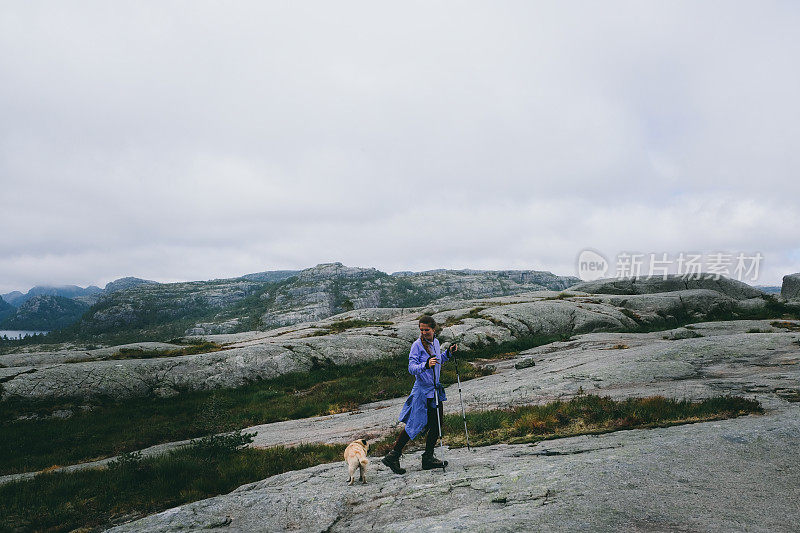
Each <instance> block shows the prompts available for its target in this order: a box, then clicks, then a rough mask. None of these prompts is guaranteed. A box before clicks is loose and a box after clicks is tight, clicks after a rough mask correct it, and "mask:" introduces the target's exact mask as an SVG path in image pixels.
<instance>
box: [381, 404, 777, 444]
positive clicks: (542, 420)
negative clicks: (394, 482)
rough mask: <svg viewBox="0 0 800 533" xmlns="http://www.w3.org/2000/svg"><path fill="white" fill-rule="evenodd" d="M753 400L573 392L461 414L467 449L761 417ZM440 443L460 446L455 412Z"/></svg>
mask: <svg viewBox="0 0 800 533" xmlns="http://www.w3.org/2000/svg"><path fill="white" fill-rule="evenodd" d="M763 412H764V410H763V408H762V407H761V405H760V404H759V403H758V402H757V401H755V400H749V399H746V398H741V397H738V396H717V397H714V398H708V399H705V400H701V401H697V402H692V401H690V400H675V399H668V398H664V397H663V396H651V397H647V398H629V399H626V400H621V401H617V400H613V399H611V398H608V397H601V396H595V395H591V394H579V395H578V396H575V397H574V398H572V399H571V400H567V401H555V402H550V403H547V404H544V405H526V406H521V407H517V408H514V409H491V410H485V411H471V412H468V413H466V418H467V427H468V429H469V439H470V445H472V446H488V445H491V444H499V443H506V444H523V443H531V442H538V441H541V440H549V439H555V438H563V437H573V436H576V435H587V434H588V435H596V434H602V433H609V432H612V431H619V430H624V429H637V428H654V427H667V426H673V425H678V424H688V423H694V422H705V421H709V420H721V419H725V418H734V417H737V416H742V415H747V414H761V413H763ZM400 431H401V430H398V431H395V432H394V433H392V434H391V435H388V436H387V437H386V438H384V439H381V440H380V441H379V442H376V443H374V444H373V445H372V448H371V452H372V453H373V454H375V455H384V454H385V453H387V452H388V451H389V450H390V449H391V448H392V446H393V445H394V442H395V441H396V440H397V436H398V435H399V433H400ZM443 433H444V442H445V443H446V444H447V446H448V447H451V448H460V447H464V446H466V444H467V443H466V435H465V434H464V419H463V418H462V416H461V414H446V415H445V417H444V431H443ZM423 446H424V437H423V438H419V437H418V438H417V439H415V441H412V443H410V444H409V446H408V448H407V450H408V451H411V450H414V449H418V448H421V447H423Z"/></svg>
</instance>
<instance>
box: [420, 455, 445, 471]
mask: <svg viewBox="0 0 800 533" xmlns="http://www.w3.org/2000/svg"><path fill="white" fill-rule="evenodd" d="M446 466H447V461H440V460H439V459H437V458H436V457H435V456H434V455H433V454H430V455H428V454H427V453H423V454H422V469H423V470H430V469H432V468H444V467H446Z"/></svg>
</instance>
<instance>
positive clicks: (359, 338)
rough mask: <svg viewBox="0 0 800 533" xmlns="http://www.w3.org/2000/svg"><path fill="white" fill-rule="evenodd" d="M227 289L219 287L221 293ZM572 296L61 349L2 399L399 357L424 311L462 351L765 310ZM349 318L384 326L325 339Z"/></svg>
mask: <svg viewBox="0 0 800 533" xmlns="http://www.w3.org/2000/svg"><path fill="white" fill-rule="evenodd" d="M357 270H358V269H357ZM362 270H363V269H362ZM362 274H363V273H361V272H360V271H357V272H353V273H352V275H353V276H360V275H362ZM144 287H149V285H145V286H144ZM228 288H229V287H228V286H227V285H226V291H227V290H228ZM123 292H124V291H123ZM570 294H574V295H573V296H568V295H565V294H560V293H556V292H554V291H539V292H532V293H526V294H518V295H513V296H504V297H498V298H488V299H474V300H452V301H440V302H434V303H432V304H430V305H427V306H425V307H420V308H411V309H386V308H376V309H356V310H353V311H350V312H348V313H343V314H340V315H336V316H334V317H329V318H326V319H323V320H320V321H317V322H310V323H304V324H296V325H293V326H290V327H284V328H281V329H279V330H276V331H273V332H251V333H246V334H222V335H219V336H215V335H203V336H200V337H199V338H200V339H203V340H209V341H214V342H218V343H226V344H225V346H224V348H225V349H224V350H222V351H218V352H213V353H204V354H196V355H184V356H173V357H157V358H147V359H125V360H103V358H104V356H103V354H104V353H106V352H102V351H93V352H85V353H86V355H85V356H83V357H80V358H78V359H77V360H75V358H73V357H72V356H70V355H65V354H63V353H60V352H59V353H54V354H52V356H48V355H47V354H39V355H37V356H36V357H31V358H29V359H27V360H26V359H24V358H19V357H18V358H17V359H16V360H15V361H16V362H15V363H14V364H15V365H17V366H16V367H15V368H11V367H8V368H0V387H2V389H1V390H0V395H1V397H2V398H10V397H26V398H58V397H65V396H77V397H83V398H93V397H101V396H109V397H112V398H116V399H121V398H128V397H141V396H149V395H156V396H162V397H168V396H174V395H175V394H180V393H181V392H184V391H191V390H210V389H214V388H222V387H239V386H242V385H245V384H248V383H251V382H253V381H255V380H259V379H266V378H272V377H276V376H279V375H282V374H285V373H287V372H294V371H306V370H309V369H310V368H313V367H314V366H315V365H319V364H352V363H357V362H359V361H369V360H376V359H380V358H385V357H401V356H403V355H407V353H408V344H409V343H410V342H411V341H413V340H414V339H415V338H416V337H417V336H418V335H419V332H418V326H417V319H418V317H419V315H420V314H422V313H431V314H433V316H434V318H436V320H437V321H438V322H440V323H442V324H446V325H447V326H446V327H444V329H443V330H442V332H441V334H440V338H441V340H442V341H451V342H452V341H456V342H458V343H459V344H460V345H461V346H462V348H463V349H464V350H466V351H468V350H470V349H476V348H479V347H482V346H485V345H486V344H491V343H502V342H505V341H514V340H518V339H524V338H528V337H531V336H537V335H542V336H548V335H553V336H555V335H561V336H570V335H576V334H580V333H588V332H595V331H631V330H636V329H639V328H642V327H645V328H654V327H666V326H668V325H670V324H676V325H677V324H678V323H681V322H686V321H689V320H703V319H708V318H711V317H715V316H719V315H730V316H734V315H735V314H736V313H737V312H742V313H745V312H752V311H753V310H754V309H758V306H766V300H764V299H761V298H752V299H746V300H739V299H735V298H732V297H730V296H728V295H726V294H723V293H721V292H718V291H714V290H710V289H689V290H682V291H674V292H665V293H654V294H650V293H647V294H632V295H608V294H597V295H582V294H580V293H574V292H573V293H570ZM207 296H209V297H210V295H207ZM347 320H366V321H372V322H377V321H380V322H389V324H388V325H382V326H370V327H360V328H352V329H348V330H345V331H344V332H342V333H330V330H329V329H328V327H329V326H331V325H332V324H333V323H335V322H340V321H347ZM167 346H169V345H167ZM106 357H107V355H106Z"/></svg>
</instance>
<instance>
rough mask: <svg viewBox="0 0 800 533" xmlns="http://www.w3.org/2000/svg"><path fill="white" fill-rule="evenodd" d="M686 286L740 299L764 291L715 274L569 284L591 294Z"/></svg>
mask: <svg viewBox="0 0 800 533" xmlns="http://www.w3.org/2000/svg"><path fill="white" fill-rule="evenodd" d="M687 289H710V290H713V291H717V292H719V293H722V294H725V295H726V296H729V297H731V298H735V299H737V300H744V299H747V298H756V297H759V296H764V294H765V293H763V292H761V291H760V290H758V289H756V288H754V287H751V286H750V285H748V284H746V283H742V282H741V281H738V280H735V279H730V278H726V277H724V276H720V277H719V278H717V277H716V275H713V274H701V275H700V276H699V277H695V276H679V275H676V274H670V275H668V276H666V278H664V276H633V277H627V278H604V279H598V280H595V281H584V282H582V283H578V284H575V285H572V286H571V287H569V289H567V290H569V291H581V292H587V293H590V294H651V293H658V292H672V291H681V290H687Z"/></svg>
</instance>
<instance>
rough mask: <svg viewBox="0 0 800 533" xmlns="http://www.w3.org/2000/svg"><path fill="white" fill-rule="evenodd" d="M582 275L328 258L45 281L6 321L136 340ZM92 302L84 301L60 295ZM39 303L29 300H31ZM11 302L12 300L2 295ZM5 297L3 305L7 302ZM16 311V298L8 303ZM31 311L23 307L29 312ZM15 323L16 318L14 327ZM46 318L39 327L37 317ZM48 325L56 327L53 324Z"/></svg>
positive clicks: (525, 288)
mask: <svg viewBox="0 0 800 533" xmlns="http://www.w3.org/2000/svg"><path fill="white" fill-rule="evenodd" d="M579 281H580V280H579V279H578V278H576V277H573V276H557V275H555V274H552V273H550V272H543V271H533V270H504V271H489V270H431V271H427V272H396V273H394V274H387V273H385V272H381V271H379V270H377V269H374V268H356V267H346V266H344V265H342V264H341V263H325V264H320V265H317V266H316V267H312V268H308V269H305V270H277V271H267V272H258V273H253V274H246V275H243V276H241V277H238V278H230V279H219V280H209V281H193V282H182V283H157V282H154V281H148V280H143V279H139V278H122V279H119V280H116V281H113V282H111V283H109V284H108V285H106V287H105V289H98V288H97V287H87V288H86V289H81V288H80V287H76V286H69V287H35V288H34V289H31V290H30V291H28V293H27V294H22V293H19V292H15V293H9V294H8V295H3V298H4V299H5V298H6V297H9V299H10V302H9V303H12V302H13V303H12V305H14V304H16V306H17V307H18V309H16V311H15V312H14V314H10V315H9V314H7V315H6V317H5V318H4V319H2V321H0V329H47V330H55V329H59V328H64V329H61V330H60V331H59V332H58V333H57V334H54V340H56V338H55V337H57V340H91V341H97V342H101V343H102V342H129V341H130V342H132V341H135V340H146V339H169V338H173V337H179V336H185V335H198V334H204V333H231V332H237V331H247V330H266V329H270V328H274V327H278V326H283V325H288V324H294V323H298V322H304V321H313V320H319V319H323V318H327V317H329V316H331V315H334V314H337V313H341V312H343V311H349V310H353V309H361V308H367V307H416V306H424V305H427V304H428V303H431V302H433V301H436V300H441V299H469V298H486V297H492V296H506V295H511V294H519V293H522V292H530V291H536V290H546V289H550V290H563V289H565V288H567V287H569V286H570V285H573V284H575V283H577V282H579ZM44 296H51V297H63V298H68V299H70V300H73V301H76V302H80V303H83V304H87V305H90V307H87V308H85V309H84V311H83V312H82V313H81V314H80V315H79V316H76V313H77V312H78V310H77V308H74V307H69V306H68V305H67V304H66V302H64V301H63V300H60V299H56V298H50V299H45V298H43V297H44ZM31 300H34V302H33V304H30V305H28V306H26V307H25V308H23V307H22V305H23V304H25V302H27V301H31ZM0 306H2V304H0ZM2 309H3V308H2V307H0V313H2V312H3V310H2ZM4 309H5V312H6V313H8V311H9V310H8V308H7V307H6V308H4ZM21 311H22V312H21ZM11 325H13V326H14V327H13V328H12V327H9V326H11ZM34 325H36V328H34V327H33V326H34ZM44 325H47V327H43V326H44Z"/></svg>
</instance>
